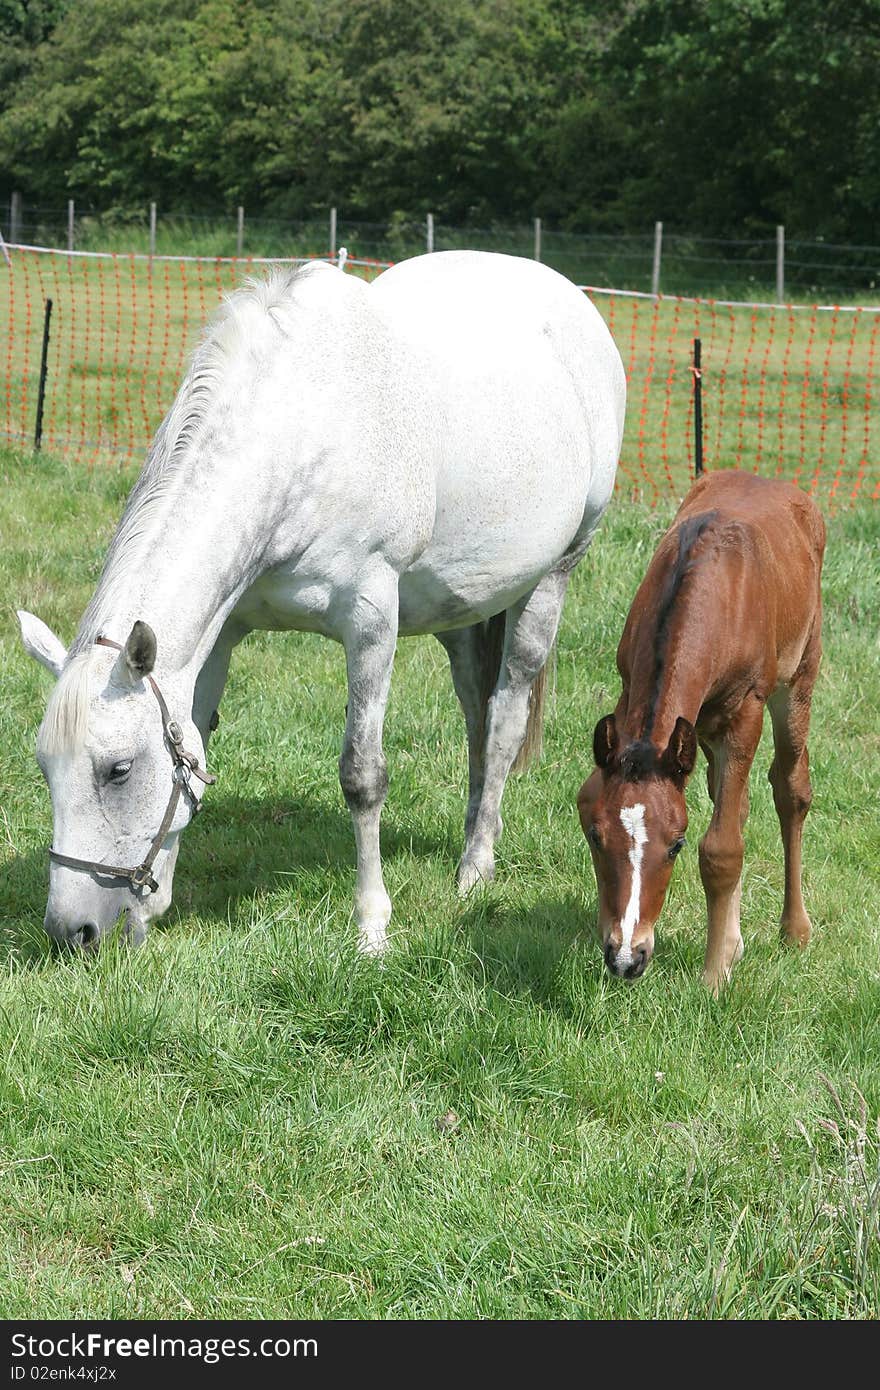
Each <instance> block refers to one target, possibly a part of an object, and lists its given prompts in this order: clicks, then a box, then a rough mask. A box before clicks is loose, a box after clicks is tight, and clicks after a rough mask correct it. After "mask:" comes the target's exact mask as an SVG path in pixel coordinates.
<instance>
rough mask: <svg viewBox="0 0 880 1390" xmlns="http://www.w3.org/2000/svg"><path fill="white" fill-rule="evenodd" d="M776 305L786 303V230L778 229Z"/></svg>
mask: <svg viewBox="0 0 880 1390" xmlns="http://www.w3.org/2000/svg"><path fill="white" fill-rule="evenodd" d="M776 303H777V304H784V303H785V228H784V227H777V228H776Z"/></svg>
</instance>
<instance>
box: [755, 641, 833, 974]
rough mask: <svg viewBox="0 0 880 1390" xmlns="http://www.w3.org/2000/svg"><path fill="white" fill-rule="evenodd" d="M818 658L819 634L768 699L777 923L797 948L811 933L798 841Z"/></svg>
mask: <svg viewBox="0 0 880 1390" xmlns="http://www.w3.org/2000/svg"><path fill="white" fill-rule="evenodd" d="M820 654H821V643H820V640H819V636H818V632H817V633H816V634H815V636H814V637H813V638H812V639H811V641H810V644H809V646H808V648H807V651H806V653H805V656H804V660H803V661H802V663H801V666H800V668H799V670H798V672H797V674H796V676H795V678H794V680H793V681H792V683H791V685H788V686H779V687H778V689H777V690H775V691H774V692H773V694H772V696H771V697H770V699H769V701H768V705H769V708H770V716H771V718H772V720H773V742H774V745H775V756H774V758H773V762H772V763H771V765H770V772H769V779H770V785H771V786H772V788H773V801H774V803H775V805H776V814H777V815H778V816H779V825H780V828H781V830H782V848H783V853H784V855H785V897H784V900H783V905H782V917H781V919H780V923H779V925H780V928H781V930H782V935H783V937H784V939H785V940H786V941H788V942H790V943H791V944H792V945H795V946H806V944H807V942H808V941H809V939H810V930H811V928H810V919H809V917H808V916H807V911H806V908H805V907H804V899H803V894H802V891H801V838H802V835H803V829H804V821H805V819H806V815H807V812H808V811H809V809H810V803H811V801H812V799H813V789H812V787H811V785H810V763H809V758H808V756H807V734H808V732H809V727H810V701H811V699H812V695H813V686H814V684H815V681H816V675H817V672H818V669H819V657H820Z"/></svg>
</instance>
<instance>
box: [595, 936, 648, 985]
mask: <svg viewBox="0 0 880 1390" xmlns="http://www.w3.org/2000/svg"><path fill="white" fill-rule="evenodd" d="M649 960H650V956H649V955H648V948H647V946H634V947H633V948H632V951H631V952H630V957H629V959H628V960H625V961H621V960H620V947H619V946H615V945H614V943H613V942H611V941H609V942H608V944H607V945H606V947H605V964H606V965H607V966H608V969H609V970H610V971H611V974H612V975H614V976H616V977H617V978H618V979H621V980H637V979H638V978H639V976H640V975H644V973H645V970H646V969H647V966H648V961H649Z"/></svg>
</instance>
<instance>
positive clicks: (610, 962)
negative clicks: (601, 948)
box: [605, 941, 617, 970]
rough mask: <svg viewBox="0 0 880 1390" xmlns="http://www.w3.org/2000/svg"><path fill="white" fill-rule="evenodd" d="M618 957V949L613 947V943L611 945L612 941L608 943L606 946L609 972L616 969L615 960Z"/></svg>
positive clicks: (606, 962) (606, 960)
mask: <svg viewBox="0 0 880 1390" xmlns="http://www.w3.org/2000/svg"><path fill="white" fill-rule="evenodd" d="M616 955H617V949H616V947H615V946H613V945H612V943H611V942H610V941H609V942H607V943H606V945H605V964H606V965H607V966H608V969H609V970H613V969H614V959H615V957H616Z"/></svg>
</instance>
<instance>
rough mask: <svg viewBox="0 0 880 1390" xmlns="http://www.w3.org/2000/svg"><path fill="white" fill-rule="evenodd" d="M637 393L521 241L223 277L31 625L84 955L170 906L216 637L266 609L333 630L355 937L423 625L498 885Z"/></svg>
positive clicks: (142, 926)
mask: <svg viewBox="0 0 880 1390" xmlns="http://www.w3.org/2000/svg"><path fill="white" fill-rule="evenodd" d="M625 394H626V386H625V378H624V372H623V368H622V365H621V361H620V356H619V354H618V352H617V349H616V348H615V346H614V343H613V341H612V338H611V335H610V334H609V332H608V329H607V328H606V326H605V324H604V322H603V321H602V319H601V317H600V315H599V314H598V312H597V311H596V309H595V308H594V307H593V306H592V305H591V304H590V303H589V301H588V300H587V299H586V298H585V297H584V295H583V294H581V293H580V292H579V291H578V290H577V289H575V287H574V286H573V285H572V284H571V283H570V282H569V281H567V280H565V279H563V277H562V276H560V275H557V274H556V273H555V272H554V271H552V270H549V269H547V268H546V267H543V266H541V265H538V264H535V263H533V262H530V261H526V260H519V259H515V258H511V257H507V256H498V255H486V254H480V253H476V252H449V253H444V254H439V255H429V256H422V257H418V258H417V259H414V260H411V261H407V262H404V263H402V264H400V265H398V266H396V267H395V268H394V269H392V270H389V271H387V272H386V273H385V274H384V275H382V276H380V277H379V279H377V280H376V281H375V282H374V283H373V284H371V285H367V284H365V283H364V282H363V281H361V280H359V279H357V278H355V277H354V276H350V275H346V274H342V273H340V271H339V270H338V269H336V268H334V267H330V266H324V265H315V266H310V267H308V268H307V269H305V270H300V271H297V272H296V273H290V272H287V271H285V272H276V273H273V274H272V275H270V276H269V278H268V279H266V280H265V281H263V282H260V283H251V284H248V285H247V286H245V287H244V288H242V289H240V290H237V291H236V292H235V293H234V294H232V295H231V296H230V297H229V298H228V299H227V301H226V302H225V304H224V306H223V307H222V308H221V310H220V311H219V313H218V315H217V316H216V317H215V319H214V320H213V323H212V324H211V325H210V326H209V328H208V330H207V332H206V334H205V337H204V339H203V341H202V343H201V345H200V346H199V348H198V349H197V351H196V352H195V354H194V356H193V360H192V363H191V366H190V368H189V371H188V373H187V376H186V377H185V379H184V382H183V384H182V386H181V388H180V391H179V392H178V395H177V398H176V400H175V402H174V404H173V405H172V407H171V410H170V411H169V413H168V415H167V416H166V418H165V420H164V421H163V423H162V425H161V426H160V428H159V430H158V432H157V434H156V438H155V440H154V442H153V444H152V447H151V449H150V452H149V455H148V457H147V461H146V464H145V466H144V468H143V471H142V473H141V476H140V478H139V480H138V482H137V483H136V485H135V487H134V489H133V491H132V494H131V497H130V498H129V501H128V504H127V506H126V509H125V512H124V515H123V517H122V520H121V521H120V523H119V526H118V528H117V530H116V533H115V535H114V537H113V540H112V542H111V544H110V548H109V551H108V554H107V559H106V562H105V565H104V570H103V574H102V576H101V579H100V582H99V584H98V587H97V590H96V592H95V594H94V597H93V598H92V600H91V602H90V604H89V606H88V608H87V609H86V612H85V614H84V616H83V618H82V621H81V623H80V626H79V631H78V633H77V636H76V638H75V640H74V642H73V644H72V646H71V647H70V650H69V651H65V649H64V647H63V645H62V643H61V642H60V641H59V639H58V638H57V637H56V636H55V635H54V634H53V633H52V632H50V631H49V629H48V628H47V627H46V626H45V624H43V623H42V622H40V620H39V619H38V618H35V617H33V616H32V615H31V614H28V613H21V614H20V615H19V616H20V620H21V628H22V638H23V641H24V645H25V647H26V649H27V650H28V651H29V652H30V653H31V655H32V656H34V657H36V659H37V660H38V661H40V662H42V663H43V665H45V666H47V667H48V668H49V669H50V670H51V671H53V672H54V673H55V675H56V676H57V677H58V681H57V684H56V685H55V687H54V690H53V692H52V694H51V696H50V698H49V702H48V705H47V708H46V713H45V717H44V719H43V722H42V725H41V728H40V732H39V736H38V741H37V757H38V761H39V763H40V766H41V768H42V770H43V772H44V774H45V776H46V779H47V781H48V783H49V788H50V791H51V795H52V805H53V813H54V840H53V848H52V851H51V864H50V879H49V899H48V905H47V909H46V917H45V925H46V929H47V931H48V932H49V934H50V935H51V936H52V937H54V938H56V939H58V940H61V941H65V942H67V943H69V944H72V945H82V946H93V945H97V943H98V942H99V941H100V939H101V936H102V935H103V934H104V933H106V932H107V931H108V930H109V929H111V928H112V927H113V926H114V924H115V923H116V922H117V920H118V919H119V917H120V915H121V914H123V913H124V914H125V924H126V931H127V934H128V935H129V937H130V938H131V939H132V940H134V941H141V940H142V939H143V937H144V936H145V934H146V929H147V925H148V923H149V921H150V920H152V919H153V918H154V917H156V916H158V915H159V914H160V913H161V912H163V911H164V910H165V909H166V908H167V907H168V905H169V903H170V901H171V885H172V878H173V873H174V865H175V861H176V858H177V852H178V847H179V838H180V832H181V830H182V829H183V828H184V826H185V825H186V824H187V823H188V821H189V819H190V817H191V815H192V813H193V811H194V810H195V809H196V808H197V805H198V801H199V797H200V795H201V790H202V788H201V785H199V786H196V783H195V782H194V781H193V780H192V778H193V775H195V777H196V779H199V778H200V777H201V778H205V777H206V774H205V773H204V772H203V770H202V764H203V763H204V759H205V749H206V746H207V742H208V737H209V732H210V730H211V729H212V728H213V727H214V726H215V723H216V711H217V707H218V705H219V702H220V697H221V694H222V691H223V686H224V684H225V681H226V675H227V670H228V667H229V659H230V654H231V652H232V649H233V647H234V646H235V644H236V643H237V642H239V641H240V640H241V639H242V638H243V637H244V636H245V635H246V633H248V632H250V631H252V630H253V629H255V628H264V629H273V630H280V629H298V630H303V631H309V632H320V633H323V634H324V635H325V636H327V637H332V638H334V639H335V640H336V641H338V642H341V643H342V645H343V647H344V648H345V655H346V662H347V673H348V711H347V719H346V726H345V736H344V740H343V746H342V756H341V758H340V763H339V772H340V781H341V784H342V790H343V793H344V795H345V799H346V801H347V803H348V806H349V809H350V811H351V816H352V820H353V823H354V834H355V840H356V845H357V887H356V894H355V911H356V918H357V926H358V933H359V944H360V947H361V949H362V950H364V951H366V952H378V951H381V950H382V949H383V947H384V946H385V944H386V939H387V938H386V929H387V926H388V921H389V918H390V916H391V901H390V899H389V897H388V894H387V892H386V890H385V884H384V882H383V878H382V868H381V861H380V855H379V818H380V814H381V809H382V805H383V802H384V800H385V794H386V790H387V784H388V779H387V774H386V766H385V759H384V757H383V754H382V723H383V718H384V713H385V704H386V700H387V696H388V688H389V683H390V679H391V668H392V663H393V660H394V651H395V644H396V642H397V637H398V634H402V635H411V634H416V633H434V634H435V635H436V636H437V637H438V638H439V640H440V641H441V642H442V644H443V646H444V647H445V648H446V651H447V652H448V654H449V660H450V663H451V667H452V678H453V681H454V684H455V689H456V692H457V694H458V696H459V699H460V701H461V704H462V706H463V708H464V715H465V720H466V723H467V734H468V752H469V772H470V798H469V803H468V809H467V818H466V825H465V834H466V838H465V847H464V853H463V856H462V859H461V862H460V864H459V868H458V882H459V886H460V889H461V891H462V892H467V890H468V889H470V888H471V887H473V886H474V884H476V883H478V882H480V881H487V880H489V879H491V878H492V875H493V872H494V844H495V841H496V839H497V837H498V834H499V833H500V829H501V819H500V814H499V810H500V805H501V797H502V793H503V791H504V784H505V781H506V779H507V776H508V773H509V771H510V769H511V766H512V765H513V763H514V761H515V759H516V758H517V755H518V753H519V752H520V750H521V749H522V747H523V745H524V740H525V736H526V729H527V723H528V722H529V711H530V703H531V705H532V714H531V725H532V726H533V731H534V726H535V725H536V724H538V727H539V719H540V709H539V705H540V701H539V699H538V697H537V696H538V690H539V687H540V684H541V681H540V679H539V678H540V677H541V676H542V673H543V668H544V664H545V662H546V659H547V656H548V654H549V652H550V649H551V647H552V644H553V641H554V638H555V635H556V629H557V624H558V622H559V615H560V610H561V607H562V602H563V598H564V595H565V589H566V585H567V583H568V579H569V576H570V574H571V571H572V569H573V567H574V566H575V565H576V564H577V562H578V560H580V558H581V556H582V555H583V554H584V552H585V550H586V549H587V546H588V545H589V543H590V540H591V538H592V536H593V533H594V531H595V529H596V527H597V525H598V523H599V519H600V517H601V515H602V513H603V511H604V509H605V507H606V505H607V503H608V501H609V498H610V496H611V492H612V487H613V483H614V474H615V469H616V466H617V458H618V454H619V450H620V443H621V437H622V432H623V416H624V403H625ZM108 643H109V644H110V650H108ZM117 643H118V644H121V645H119V646H116V644H117ZM114 648H115V650H114ZM154 668H155V674H154V675H151V673H152V672H153V671H154ZM533 685H534V686H535V691H534V692H533ZM169 755H170V756H169ZM209 780H210V779H209ZM182 793H185V795H183V794H182Z"/></svg>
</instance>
